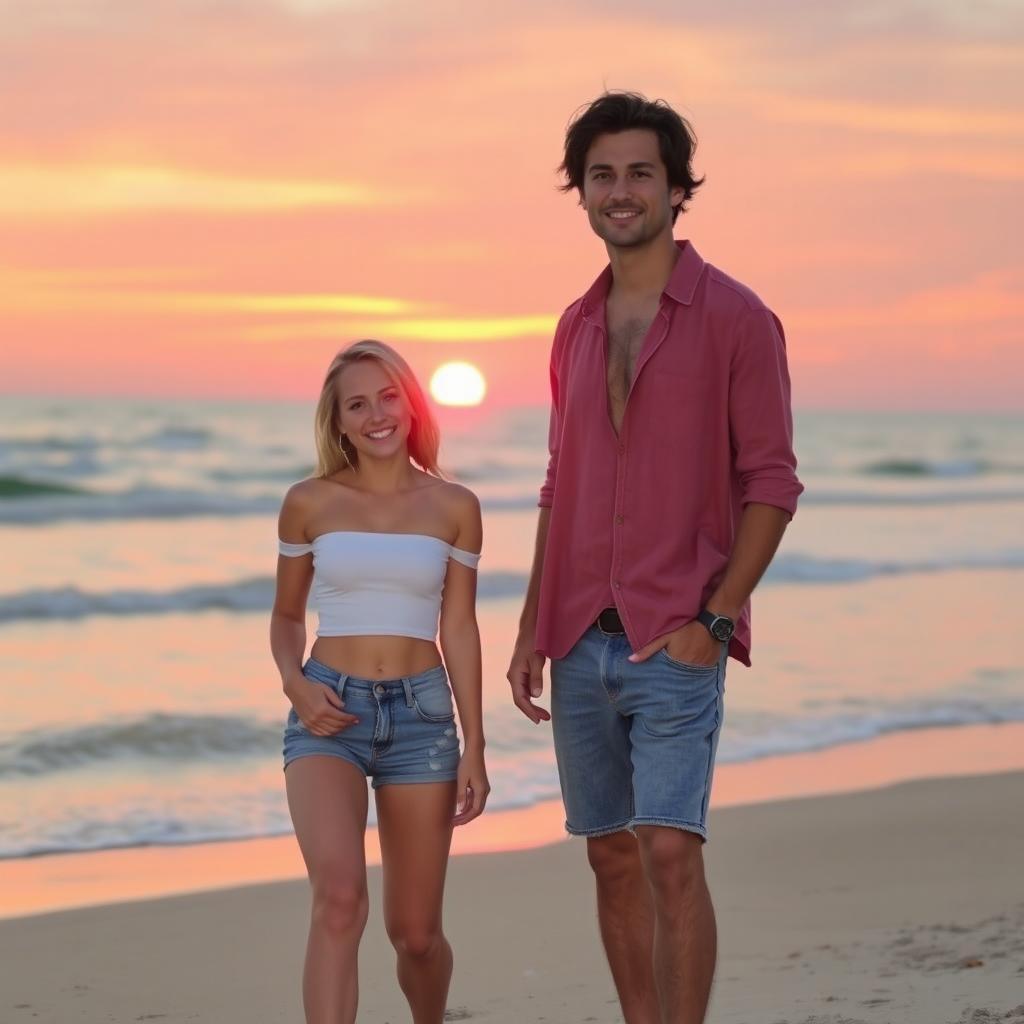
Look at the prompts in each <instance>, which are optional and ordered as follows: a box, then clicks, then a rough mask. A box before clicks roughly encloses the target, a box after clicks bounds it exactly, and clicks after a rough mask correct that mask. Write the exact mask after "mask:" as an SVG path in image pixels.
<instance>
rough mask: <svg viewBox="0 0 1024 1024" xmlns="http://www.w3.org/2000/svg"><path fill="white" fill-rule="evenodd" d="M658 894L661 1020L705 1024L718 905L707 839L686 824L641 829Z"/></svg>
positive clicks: (649, 874) (643, 855)
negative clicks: (708, 871) (707, 868)
mask: <svg viewBox="0 0 1024 1024" xmlns="http://www.w3.org/2000/svg"><path fill="white" fill-rule="evenodd" d="M637 834H638V836H639V839H640V843H639V846H640V856H641V858H642V861H643V866H644V872H645V875H646V877H647V879H648V881H649V883H650V888H651V892H652V893H653V896H654V957H653V960H654V981H655V986H656V988H657V993H658V1003H659V1005H660V1007H661V1016H660V1018H659V1019H660V1022H661V1024H703V1021H704V1016H705V1014H706V1013H707V1007H708V999H709V998H710V995H711V982H712V979H713V978H714V974H715V958H716V953H717V930H716V926H715V909H714V906H713V905H712V903H711V894H710V892H709V891H708V887H707V882H706V881H705V878H704V856H703V852H702V847H703V842H702V840H701V838H700V836H698V835H696V834H694V833H693V832H685V831H683V830H682V829H676V828H666V827H662V826H658V825H641V826H640V827H638V829H637Z"/></svg>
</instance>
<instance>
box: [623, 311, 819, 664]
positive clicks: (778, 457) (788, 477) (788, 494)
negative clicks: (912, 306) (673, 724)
mask: <svg viewBox="0 0 1024 1024" xmlns="http://www.w3.org/2000/svg"><path fill="white" fill-rule="evenodd" d="M729 432H730V435H731V440H732V448H733V465H734V467H735V469H736V473H737V475H738V477H739V480H740V486H741V487H742V492H743V496H742V501H743V512H742V514H741V515H740V521H739V524H738V525H737V528H736V534H735V537H734V538H733V545H732V550H731V552H730V553H729V561H728V563H727V565H726V568H725V573H724V574H723V576H722V578H721V580H720V581H719V584H718V586H717V587H716V588H715V591H714V593H713V594H712V595H711V597H710V598H709V599H708V601H707V604H706V606H705V607H706V608H707V610H708V611H710V612H713V613H715V614H718V615H727V616H728V617H729V618H730V619H732V620H733V621H735V620H736V619H738V618H739V616H740V613H741V612H742V611H743V606H744V605H745V604H746V603H747V601H748V600H749V599H750V595H751V594H752V593H753V591H754V587H756V586H757V583H758V581H759V580H760V579H761V577H762V576H763V575H764V572H765V570H766V569H767V568H768V566H769V565H770V564H771V560H772V558H773V557H774V556H775V552H776V551H777V550H778V547H779V542H780V541H781V540H782V535H783V533H785V530H786V526H787V525H788V523H789V521H790V519H792V518H793V513H794V512H795V511H796V502H797V498H798V497H799V495H800V492H801V491H802V490H803V486H802V485H801V483H800V481H799V480H798V479H797V475H796V457H795V456H794V454H793V416H792V412H791V409H790V385H789V369H788V366H787V363H786V344H785V338H784V335H783V333H782V325H781V324H780V323H779V321H778V319H777V318H776V317H775V316H774V314H772V313H771V311H770V310H767V309H754V310H750V311H748V313H747V314H746V316H745V318H744V320H743V323H742V325H741V327H740V328H739V330H738V332H737V343H736V350H735V353H734V355H733V359H732V367H731V377H730V382H729ZM662 647H665V648H668V649H669V650H668V653H669V654H670V655H671V656H672V657H674V658H676V659H677V660H679V661H685V662H690V663H693V664H697V665H705V664H712V663H713V662H714V660H715V657H716V655H717V653H718V651H719V642H718V641H717V640H715V639H714V637H712V636H711V634H710V632H708V630H707V629H706V628H705V627H704V625H703V624H702V623H700V622H697V621H693V622H688V623H687V624H686V625H685V626H681V627H680V628H679V629H677V630H674V631H673V632H671V633H667V634H665V635H664V636H661V637H658V638H657V639H655V640H652V641H651V642H650V643H649V644H647V645H645V646H644V647H643V648H642V649H641V650H640V651H638V652H637V653H636V654H634V655H633V656H632V658H631V660H633V661H644V660H646V659H647V658H649V657H650V656H651V655H652V654H654V653H655V651H657V650H659V649H660V648H662Z"/></svg>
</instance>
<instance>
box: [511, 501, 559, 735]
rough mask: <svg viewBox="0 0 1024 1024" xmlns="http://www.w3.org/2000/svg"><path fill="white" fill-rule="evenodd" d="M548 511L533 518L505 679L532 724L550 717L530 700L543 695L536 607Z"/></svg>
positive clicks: (548, 521) (542, 569) (546, 532)
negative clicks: (520, 606) (528, 564)
mask: <svg viewBox="0 0 1024 1024" xmlns="http://www.w3.org/2000/svg"><path fill="white" fill-rule="evenodd" d="M550 523H551V508H550V507H548V506H543V507H541V510H540V515H539V516H538V517H537V540H536V543H535V545H534V549H533V567H532V568H531V569H530V582H529V584H528V586H527V588H526V600H525V601H524V602H523V613H522V615H521V616H520V617H519V635H518V637H517V638H516V645H515V649H514V650H513V652H512V661H511V663H510V665H509V669H508V674H507V676H506V678H507V679H508V681H509V683H510V684H511V686H512V701H513V703H514V704H515V706H516V707H517V708H519V710H520V711H522V713H523V714H524V715H526V717H527V718H529V719H530V721H531V722H533V723H534V725H537V724H539V723H540V722H542V721H545V722H546V721H547V720H548V719H549V718H550V717H551V715H549V714H548V712H547V711H545V710H544V708H539V707H537V705H536V704H534V703H533V701H532V700H531V698H532V697H539V696H540V695H541V693H543V692H544V661H545V658H544V655H543V654H540V653H539V652H538V651H537V607H538V605H539V604H540V580H541V575H542V573H543V571H544V551H545V549H546V548H547V543H548V526H549V524H550Z"/></svg>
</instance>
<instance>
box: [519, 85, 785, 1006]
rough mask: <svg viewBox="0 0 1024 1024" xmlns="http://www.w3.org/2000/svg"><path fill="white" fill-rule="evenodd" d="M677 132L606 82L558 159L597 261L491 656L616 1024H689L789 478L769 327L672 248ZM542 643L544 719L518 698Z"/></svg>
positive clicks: (689, 249)
mask: <svg viewBox="0 0 1024 1024" xmlns="http://www.w3.org/2000/svg"><path fill="white" fill-rule="evenodd" d="M694 145H695V143H694V138H693V134H692V132H691V130H690V128H689V125H688V124H687V123H686V122H685V121H684V120H683V119H682V118H681V117H680V116H679V115H678V114H677V113H676V112H675V111H674V110H672V109H671V108H670V107H669V106H668V105H667V104H665V103H664V102H662V101H656V102H653V103H652V102H649V101H648V100H646V99H645V98H644V97H642V96H639V95H637V94H634V93H606V94H605V95H603V96H601V97H599V98H598V99H597V100H595V101H594V102H593V103H591V104H590V105H589V106H588V107H586V108H585V109H584V110H583V111H582V113H581V114H579V115H578V116H577V118H576V119H575V121H574V122H573V123H572V124H571V125H570V127H569V130H568V132H567V134H566V140H565V158H564V161H563V164H562V167H561V170H562V171H563V172H564V175H565V186H564V189H565V190H566V191H569V190H574V191H576V192H578V194H579V197H580V205H581V206H582V207H583V208H584V209H585V210H586V213H587V217H588V219H589V221H590V226H591V228H592V229H593V230H594V232H595V233H596V234H597V235H598V236H599V237H600V238H601V239H602V240H603V241H604V243H605V247H606V249H607V251H608V256H609V259H610V261H611V263H610V266H609V267H608V268H607V269H606V270H605V271H604V273H602V274H601V276H600V277H598V279H597V281H596V282H595V283H594V284H593V286H592V287H591V288H590V290H589V291H588V292H587V293H586V294H585V295H584V296H583V297H582V298H581V299H579V300H577V301H576V302H574V303H573V304H572V305H571V306H569V308H568V309H567V310H566V311H565V313H564V314H563V315H562V317H561V320H560V321H559V324H558V327H557V329H556V332H555V339H554V344H553V348H552V356H551V392H552V408H551V427H550V452H551V457H550V462H549V465H548V472H547V479H546V481H545V483H544V486H543V488H542V489H541V495H540V502H539V504H540V516H539V523H538V530H537V544H536V552H535V556H534V564H533V571H532V573H531V577H530V585H529V588H528V591H527V597H526V602H525V606H524V609H523V614H522V619H521V622H520V631H519V637H518V639H517V641H516V646H515V652H514V654H513V657H512V662H511V666H510V668H509V672H508V679H509V682H510V683H511V685H512V695H513V699H514V701H515V703H516V705H517V706H518V707H519V708H520V710H521V711H522V712H523V713H524V714H525V715H526V716H527V717H529V718H530V719H531V720H532V721H533V722H535V723H537V722H540V721H541V720H546V719H548V718H549V717H550V718H551V719H552V726H553V732H554V742H555V753H556V756H557V760H558V771H559V778H560V782H561V787H562V796H563V800H564V803H565V808H566V828H567V830H568V831H569V832H570V833H572V834H573V835H582V836H586V837H587V853H588V858H589V861H590V865H591V867H592V868H593V870H594V873H595V876H596V881H597V905H598V921H599V924H600V929H601V936H602V939H603V941H604V946H605V951H606V953H607V956H608V962H609V965H610V967H611V972H612V977H613V979H614V981H615V985H616V988H617V990H618V994H619V1000H620V1002H621V1004H622V1012H623V1016H624V1017H625V1020H626V1022H627V1024H670V1022H671V1024H699V1022H701V1021H703V1020H704V1015H705V1013H706V1010H707V1002H708V996H709V993H710V989H711V981H712V977H713V974H714V967H715V950H716V943H715V916H714V909H713V907H712V904H711V897H710V894H709V893H708V889H707V885H706V883H705V879H704V867H703V855H702V846H703V843H704V841H705V839H706V838H707V826H706V816H707V804H708V794H709V791H710V788H711V774H712V769H713V766H714V759H715V751H716V747H717V741H718V733H719V729H720V727H721V723H722V693H723V683H724V677H725V664H726V657H727V655H730V654H731V655H732V656H733V657H734V658H736V659H738V660H739V661H741V662H743V663H744V664H748V665H749V664H750V657H749V651H750V610H749V597H750V594H751V591H752V590H753V589H754V586H755V585H756V584H757V582H758V580H759V579H760V577H761V575H762V573H763V572H764V571H765V569H766V568H767V567H768V564H769V563H770V561H771V559H772V556H773V555H774V553H775V550H776V548H777V547H778V544H779V541H780V540H781V538H782V534H783V531H784V530H785V527H786V524H787V523H788V522H789V520H790V518H791V517H792V515H793V513H794V511H795V508H796V500H797V497H798V495H799V494H800V491H801V490H802V487H801V485H800V483H799V481H798V480H797V477H796V472H795V470H796V460H795V458H794V455H793V448H792V416H791V412H790V396H789V375H788V371H787V367H786V354H785V346H784V342H783V335H782V328H781V325H780V324H779V322H778V320H777V319H776V318H775V316H774V315H773V314H772V313H771V311H770V310H768V309H767V307H766V306H765V305H764V304H763V303H762V302H761V300H760V299H759V298H758V297H757V296H756V295H755V294H754V293H753V292H751V291H750V290H749V289H748V288H746V287H744V286H743V285H741V284H739V283H738V282H736V281H734V280H732V279H731V278H729V277H727V276H726V275H725V274H723V273H722V272H721V271H719V270H717V269H716V268H715V267H713V266H711V265H710V264H708V263H705V262H704V260H703V259H701V257H700V256H699V255H698V254H697V251H696V249H695V248H694V247H693V245H691V244H690V243H689V242H680V243H677V242H676V241H675V240H674V238H673V225H674V223H675V220H676V217H677V216H678V214H679V213H680V211H681V210H682V209H683V208H684V206H685V203H686V201H687V200H689V199H690V198H691V197H692V195H693V193H694V191H695V190H696V189H697V188H698V187H699V185H700V184H701V183H702V180H703V179H701V180H697V179H695V178H694V176H693V171H692V168H691V161H692V155H693V148H694ZM546 658H550V659H551V715H550V716H549V715H548V713H547V712H546V711H545V710H544V709H543V708H541V707H538V706H536V705H535V704H534V703H533V699H534V698H536V697H538V696H540V694H541V692H542V687H543V681H542V670H543V667H544V663H545V659H546Z"/></svg>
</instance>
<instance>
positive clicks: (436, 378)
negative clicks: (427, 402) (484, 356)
mask: <svg viewBox="0 0 1024 1024" xmlns="http://www.w3.org/2000/svg"><path fill="white" fill-rule="evenodd" d="M430 393H431V394H432V395H433V396H434V400H435V401H437V402H440V403H441V405H479V404H480V403H481V402H482V401H483V400H484V395H485V394H487V381H485V380H484V375H483V374H482V373H481V372H480V371H479V370H478V369H477V368H476V367H475V366H474V365H473V364H472V363H460V362H456V363H444V364H443V365H442V366H439V367H438V368H437V369H436V370H435V371H434V375H433V376H432V377H431V378H430Z"/></svg>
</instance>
